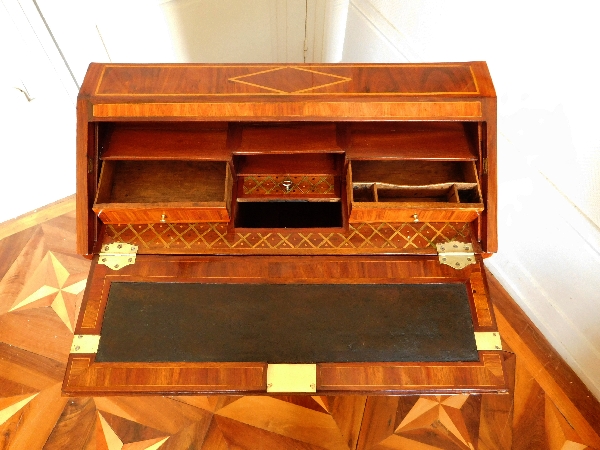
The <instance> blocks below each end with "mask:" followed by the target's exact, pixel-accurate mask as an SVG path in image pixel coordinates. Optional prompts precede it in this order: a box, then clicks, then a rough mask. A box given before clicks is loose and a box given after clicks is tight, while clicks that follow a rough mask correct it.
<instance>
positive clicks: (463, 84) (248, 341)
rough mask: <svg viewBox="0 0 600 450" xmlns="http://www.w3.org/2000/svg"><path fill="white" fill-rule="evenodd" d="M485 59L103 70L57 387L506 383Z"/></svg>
mask: <svg viewBox="0 0 600 450" xmlns="http://www.w3.org/2000/svg"><path fill="white" fill-rule="evenodd" d="M495 101H496V99H495V93H494V91H493V86H492V83H491V80H490V78H489V74H488V72H487V67H486V66H485V63H459V64H420V65H293V66H268V65H222V66H204V65H113V64H109V65H100V64H94V65H92V66H91V67H90V70H89V71H88V74H87V76H86V79H85V81H84V83H83V87H82V91H81V93H80V97H79V101H78V141H77V142H78V154H77V161H78V187H77V214H78V216H77V227H78V250H79V252H80V253H81V254H84V255H86V256H88V257H90V258H92V259H93V261H92V266H91V271H90V275H89V278H88V283H87V286H86V290H85V294H84V299H83V303H82V307H81V311H80V315H79V318H78V322H77V326H76V329H75V336H74V340H73V345H72V348H71V354H70V356H69V361H68V365H67V371H66V375H65V380H64V384H63V392H64V393H65V394H67V395H84V396H88V395H111V394H112V395H126V394H200V393H204V394H225V393H226V394H236V393H238V394H270V393H306V394H315V393H317V394H323V395H326V394H334V393H336V394H340V393H371V394H376V393H380V394H408V393H439V394H441V393H458V392H502V391H506V390H507V382H506V379H505V374H504V369H503V353H502V349H501V341H500V336H499V334H498V329H497V327H496V322H495V319H494V315H493V308H492V306H491V304H490V301H489V298H488V292H487V283H486V280H485V273H484V270H483V263H482V261H483V259H482V258H483V257H485V256H487V255H489V254H491V253H493V252H494V251H496V246H497V237H496V207H495V205H496V200H495V198H496V181H495V179H496V178H495V177H496V168H495V161H496V157H495V151H496V148H495V120H496V116H495V105H496V103H495Z"/></svg>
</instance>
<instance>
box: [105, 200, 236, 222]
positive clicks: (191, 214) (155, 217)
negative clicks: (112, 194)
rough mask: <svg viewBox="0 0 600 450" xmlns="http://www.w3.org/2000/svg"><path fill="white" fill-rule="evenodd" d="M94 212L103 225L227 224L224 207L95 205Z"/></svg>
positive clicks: (227, 216) (227, 217)
mask: <svg viewBox="0 0 600 450" xmlns="http://www.w3.org/2000/svg"><path fill="white" fill-rule="evenodd" d="M94 212H95V213H96V214H97V215H98V217H99V218H100V220H101V221H102V222H104V223H111V224H116V223H158V222H168V223H169V222H170V223H181V222H229V218H230V217H229V212H228V211H227V208H226V205H225V204H224V203H223V204H221V205H215V206H207V207H189V206H181V207H177V206H174V205H173V204H169V205H168V206H166V207H162V208H161V207H151V208H148V207H143V206H141V205H140V206H132V205H115V204H107V205H102V204H97V205H96V206H95V207H94Z"/></svg>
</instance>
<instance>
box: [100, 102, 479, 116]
mask: <svg viewBox="0 0 600 450" xmlns="http://www.w3.org/2000/svg"><path fill="white" fill-rule="evenodd" d="M93 114H94V117H96V118H108V117H204V118H207V119H209V118H210V119H215V120H216V119H219V118H235V117H308V118H310V117H320V118H329V119H333V118H337V119H340V118H346V119H358V118H380V119H381V118H426V117H440V118H442V117H447V118H477V117H482V108H481V102H479V101H474V102H318V103H313V102H293V103H292V102H269V103H264V102H246V103H135V104H126V103H106V104H97V105H94V106H93Z"/></svg>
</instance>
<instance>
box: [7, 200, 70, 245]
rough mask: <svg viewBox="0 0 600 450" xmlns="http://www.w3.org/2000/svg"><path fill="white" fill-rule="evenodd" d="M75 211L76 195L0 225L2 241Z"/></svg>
mask: <svg viewBox="0 0 600 450" xmlns="http://www.w3.org/2000/svg"><path fill="white" fill-rule="evenodd" d="M74 210H75V194H73V195H69V196H68V197H65V198H63V199H60V200H57V201H56V202H53V203H50V204H49V205H46V206H42V207H41V208H38V209H35V210H33V211H30V212H28V213H25V214H23V215H20V216H19V217H16V218H14V219H10V220H7V221H6V222H2V223H0V239H4V238H6V237H8V236H12V235H13V234H15V233H18V232H19V231H23V230H26V229H27V228H30V227H33V226H35V225H38V224H40V223H43V222H46V221H47V220H50V219H54V218H55V217H58V216H61V215H63V214H65V213H68V212H71V211H74Z"/></svg>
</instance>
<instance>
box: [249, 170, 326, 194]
mask: <svg viewBox="0 0 600 450" xmlns="http://www.w3.org/2000/svg"><path fill="white" fill-rule="evenodd" d="M242 178H243V193H244V195H290V194H292V195H294V194H295V195H298V194H305V195H306V194H319V195H324V194H334V193H335V184H334V177H333V176H332V175H297V176H285V175H260V176H245V177H242Z"/></svg>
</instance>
